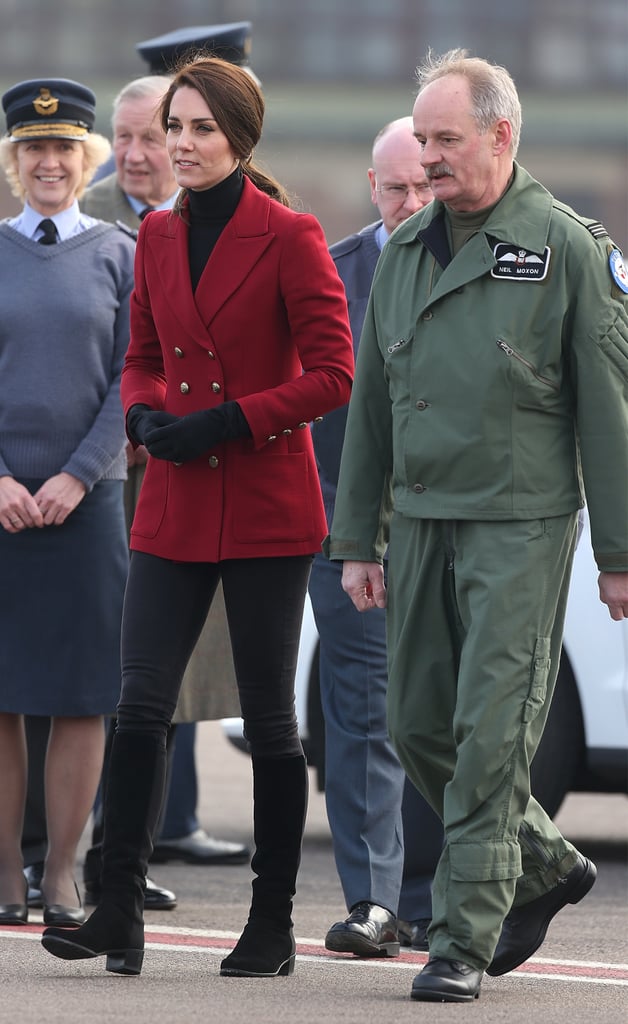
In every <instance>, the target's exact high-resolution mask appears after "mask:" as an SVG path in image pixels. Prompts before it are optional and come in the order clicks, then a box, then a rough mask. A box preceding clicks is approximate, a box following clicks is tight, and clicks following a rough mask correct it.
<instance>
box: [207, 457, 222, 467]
mask: <svg viewBox="0 0 628 1024" xmlns="http://www.w3.org/2000/svg"><path fill="white" fill-rule="evenodd" d="M207 461H208V463H209V465H210V467H211V468H212V469H216V466H217V465H218V463H219V461H220V460H219V458H218V456H217V455H210V456H209V458H208V460H207Z"/></svg>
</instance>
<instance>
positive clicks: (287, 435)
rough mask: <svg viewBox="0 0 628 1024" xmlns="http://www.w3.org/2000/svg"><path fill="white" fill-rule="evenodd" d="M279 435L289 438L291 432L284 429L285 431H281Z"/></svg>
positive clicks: (288, 428)
mask: <svg viewBox="0 0 628 1024" xmlns="http://www.w3.org/2000/svg"><path fill="white" fill-rule="evenodd" d="M281 433H282V434H284V435H285V436H286V437H290V435H291V433H292V431H291V430H290V427H286V429H285V430H282V431H281Z"/></svg>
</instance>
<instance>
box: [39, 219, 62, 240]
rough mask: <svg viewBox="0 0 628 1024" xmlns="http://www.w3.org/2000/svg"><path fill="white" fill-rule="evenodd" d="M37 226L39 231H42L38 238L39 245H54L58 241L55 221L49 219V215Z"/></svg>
mask: <svg viewBox="0 0 628 1024" xmlns="http://www.w3.org/2000/svg"><path fill="white" fill-rule="evenodd" d="M38 227H39V230H40V231H43V235H42V236H41V238H40V239H38V241H39V244H40V245H54V244H55V242H57V241H58V234H57V228H56V226H55V222H54V221H53V220H50V217H46V219H45V220H42V222H41V224H39V225H38Z"/></svg>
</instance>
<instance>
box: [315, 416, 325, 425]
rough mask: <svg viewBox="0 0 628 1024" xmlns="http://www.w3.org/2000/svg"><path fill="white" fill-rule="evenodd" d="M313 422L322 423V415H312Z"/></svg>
mask: <svg viewBox="0 0 628 1024" xmlns="http://www.w3.org/2000/svg"><path fill="white" fill-rule="evenodd" d="M314 422H315V423H322V422H323V417H322V416H315V417H314Z"/></svg>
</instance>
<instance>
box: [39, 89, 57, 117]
mask: <svg viewBox="0 0 628 1024" xmlns="http://www.w3.org/2000/svg"><path fill="white" fill-rule="evenodd" d="M33 106H34V108H35V110H36V111H37V113H38V114H40V115H41V116H42V117H49V116H50V114H56V113H57V109H58V107H59V100H58V99H57V98H56V97H55V96H51V95H50V89H40V90H39V96H38V97H37V99H36V100H33Z"/></svg>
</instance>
